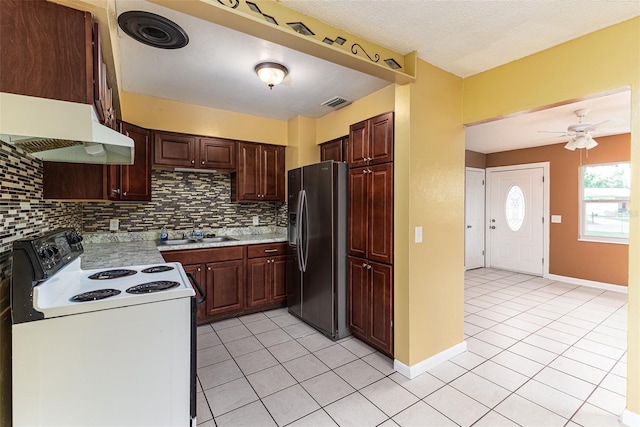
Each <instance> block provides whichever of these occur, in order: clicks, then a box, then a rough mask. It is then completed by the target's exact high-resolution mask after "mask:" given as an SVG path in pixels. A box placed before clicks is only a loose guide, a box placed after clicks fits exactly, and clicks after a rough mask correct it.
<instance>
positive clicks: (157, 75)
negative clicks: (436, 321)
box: [116, 0, 640, 153]
mask: <svg viewBox="0 0 640 427" xmlns="http://www.w3.org/2000/svg"><path fill="white" fill-rule="evenodd" d="M183 1H194V0H183ZM279 1H280V3H282V4H283V5H284V6H286V7H289V8H291V9H295V10H298V11H299V12H301V13H304V14H307V15H310V16H312V17H314V18H316V19H319V20H321V21H324V22H326V23H327V24H329V25H332V26H334V27H338V28H340V29H343V30H345V31H348V32H350V33H352V34H355V35H357V36H360V37H362V38H365V39H368V40H370V41H372V42H374V43H377V44H379V45H382V46H385V47H387V48H390V49H392V50H395V51H397V52H399V53H402V54H406V53H408V52H411V51H414V50H416V51H417V52H418V56H419V57H420V58H421V59H423V60H425V61H427V62H429V63H431V64H433V65H436V66H438V67H440V68H442V69H444V70H447V71H449V72H451V73H454V74H456V75H459V76H461V77H464V76H468V75H472V74H474V73H478V72H481V71H484V70H487V69H491V68H494V67H496V66H499V65H501V64H504V63H507V62H509V61H513V60H516V59H518V58H521V57H523V56H526V55H530V54H532V53H535V52H537V51H540V50H543V49H546V48H549V47H552V46H554V45H557V44H559V43H562V42H564V41H567V40H570V39H573V38H576V37H579V36H581V35H584V34H587V33H589V32H592V31H595V30H597V29H600V28H604V27H607V26H610V25H613V24H615V23H618V22H621V21H624V20H627V19H630V18H632V17H634V16H639V15H640V0H632V1H629V0H615V1H611V0H473V1H472V0H420V1H418V0H406V1H399V0H279ZM127 10H146V11H150V12H154V13H157V14H159V15H162V16H165V17H167V18H169V19H171V20H173V21H174V22H176V23H178V24H179V25H180V26H182V27H183V28H184V29H185V31H186V32H187V33H188V34H189V38H190V42H189V44H188V45H187V46H186V47H185V48H183V49H179V50H172V51H169V50H162V49H157V48H153V47H149V46H146V45H143V44H140V43H138V42H136V41H134V40H133V39H131V38H130V37H129V36H127V35H126V34H124V33H123V32H122V31H119V32H118V39H119V43H118V48H119V50H120V55H121V59H122V61H121V69H120V76H121V78H122V89H123V90H125V91H128V92H132V93H139V94H144V95H149V96H154V97H159V98H165V99H171V100H176V101H180V102H185V103H189V104H196V105H203V106H207V107H212V108H217V109H222V110H227V111H235V112H239V113H246V114H251V115H256V116H262V117H270V118H274V119H280V120H287V119H291V118H292V117H295V116H298V115H301V116H306V117H321V116H323V115H324V114H327V113H328V112H330V111H332V109H330V108H329V107H323V106H320V103H322V102H324V101H326V100H328V99H330V98H332V97H334V96H340V97H344V98H346V99H348V100H350V101H355V100H357V99H359V98H362V97H364V96H366V95H368V94H370V93H373V92H375V91H376V90H379V89H380V88H382V87H384V86H386V85H388V84H389V83H388V82H386V81H383V80H380V79H378V78H375V77H371V76H369V75H366V74H363V73H360V72H357V71H354V70H352V69H348V68H345V67H342V66H339V65H336V64H333V63H329V62H327V61H323V60H320V59H318V58H314V57H311V56H309V55H306V54H303V53H301V52H297V51H293V50H291V49H288V48H284V47H282V46H279V45H276V44H273V43H269V42H266V41H264V40H260V39H257V38H254V37H251V36H248V35H247V34H242V33H238V32H236V31H234V30H230V29H228V28H225V27H222V26H219V25H215V24H212V23H210V22H207V21H204V20H201V19H199V18H198V17H194V16H189V15H185V14H182V13H179V12H176V11H173V10H171V9H168V8H165V7H162V6H159V5H157V4H154V3H149V2H147V1H143V0H116V11H117V13H118V14H119V13H122V12H124V11H127ZM591 59H597V58H590V60H591ZM261 61H277V62H280V63H282V64H284V65H286V66H287V67H289V71H290V72H289V75H288V76H287V77H286V78H285V80H284V82H283V83H282V84H281V85H279V86H276V87H275V88H274V89H273V90H271V91H270V90H269V89H268V88H267V87H266V86H265V85H264V84H262V83H261V82H260V81H259V80H258V78H257V76H256V75H255V72H254V67H255V65H256V64H257V63H258V62H261ZM618 100H619V98H618ZM591 102H595V103H596V104H593V105H592V106H590V107H589V108H592V111H593V113H592V114H593V116H594V117H595V116H596V115H597V114H600V112H599V110H602V109H603V108H605V106H606V108H611V109H612V110H611V112H610V113H606V112H603V115H604V116H605V117H607V118H609V117H610V116H614V117H617V116H623V117H624V116H626V117H628V116H629V107H630V105H629V101H624V100H623V101H619V102H620V103H621V106H622V107H621V106H620V105H617V106H615V107H614V106H612V105H611V104H610V103H609V104H602V105H601V106H598V105H597V103H598V101H597V100H591ZM541 107H543V106H541ZM565 107H566V108H565V109H564V110H563V114H560V113H559V112H558V111H557V110H553V109H551V110H542V111H540V112H537V113H536V115H535V116H533V117H531V118H530V120H524V119H525V118H524V117H519V116H516V117H510V118H507V119H504V120H500V121H496V122H492V123H489V124H484V125H480V127H478V128H475V129H473V130H472V131H469V130H468V131H467V146H468V148H469V149H474V150H476V151H480V152H485V153H489V152H496V151H502V150H507V149H515V148H523V147H530V146H534V145H543V144H549V143H557V142H560V141H559V140H558V138H548V137H546V136H545V137H543V136H544V135H542V136H541V134H540V133H539V132H537V131H538V130H545V129H549V130H555V129H557V130H560V131H562V130H564V129H565V128H566V126H567V125H568V124H571V123H573V122H572V120H573V118H575V116H573V113H572V111H573V110H575V109H578V108H583V107H580V106H575V107H572V106H565ZM620 108H624V109H625V111H621V110H620ZM513 129H518V131H517V132H514V131H513Z"/></svg>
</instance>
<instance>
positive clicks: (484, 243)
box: [464, 166, 487, 271]
mask: <svg viewBox="0 0 640 427" xmlns="http://www.w3.org/2000/svg"><path fill="white" fill-rule="evenodd" d="M469 171H472V172H481V173H482V182H484V186H483V187H484V197H483V202H484V203H486V201H487V170H486V169H482V168H472V167H470V166H466V167H465V168H464V213H465V224H466V220H467V219H466V214H467V172H469ZM482 211H483V217H482V223H483V224H482V227H483V231H485V232H486V229H485V228H484V227H485V222H486V220H487V219H486V211H487V207H486V206H483V207H482ZM466 232H467V230H466V228H465V233H466ZM483 235H484V239H483V241H482V253H483V255H482V265H481V266H478V267H471V268H467V266H466V265H465V266H464V271H467V270H470V269H475V268H484V267H486V265H487V255H486V253H487V236H486V233H483ZM466 242H467V240H466V236H465V250H466V249H467V248H466V244H467V243H466ZM466 261H467V259H466V255H465V264H466Z"/></svg>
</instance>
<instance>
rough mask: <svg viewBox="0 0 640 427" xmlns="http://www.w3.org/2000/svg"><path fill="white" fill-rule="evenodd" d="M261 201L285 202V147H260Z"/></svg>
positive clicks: (259, 197)
mask: <svg viewBox="0 0 640 427" xmlns="http://www.w3.org/2000/svg"><path fill="white" fill-rule="evenodd" d="M260 181H261V183H260V190H261V191H260V194H259V196H258V199H259V200H265V201H274V202H284V147H278V146H275V145H261V146H260Z"/></svg>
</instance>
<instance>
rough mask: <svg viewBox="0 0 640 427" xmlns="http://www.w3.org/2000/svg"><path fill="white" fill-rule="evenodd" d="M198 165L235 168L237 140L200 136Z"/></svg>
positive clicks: (214, 167) (225, 168) (210, 167)
mask: <svg viewBox="0 0 640 427" xmlns="http://www.w3.org/2000/svg"><path fill="white" fill-rule="evenodd" d="M198 145H199V148H200V150H199V152H200V158H199V159H198V167H200V168H203V169H215V170H235V168H236V142H235V141H230V140H227V139H218V138H198Z"/></svg>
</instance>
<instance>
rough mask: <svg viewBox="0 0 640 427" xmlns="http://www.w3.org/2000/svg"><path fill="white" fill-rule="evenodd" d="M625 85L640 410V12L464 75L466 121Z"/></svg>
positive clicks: (632, 384)
mask: <svg viewBox="0 0 640 427" xmlns="http://www.w3.org/2000/svg"><path fill="white" fill-rule="evenodd" d="M588 58H591V59H593V60H589V59H588ZM585 61H588V64H587V62H585ZM585 64H587V66H586V67H585ZM626 86H630V87H631V90H632V95H631V97H632V102H631V116H632V122H631V165H632V167H631V169H632V182H631V208H630V217H631V218H630V238H629V287H628V288H629V310H628V313H629V318H628V328H629V330H628V354H627V362H628V372H627V409H629V410H630V411H632V412H634V413H636V414H640V263H639V262H638V260H639V259H640V215H639V213H640V17H637V18H634V19H632V20H629V21H626V22H623V23H621V24H618V25H615V26H613V27H609V28H605V29H603V30H600V31H596V32H594V33H591V34H588V35H586V36H584V37H580V38H578V39H575V40H572V41H569V42H567V43H564V44H562V45H559V46H556V47H554V48H551V49H549V50H546V51H543V52H539V53H537V54H534V55H531V56H529V57H526V58H523V59H520V60H518V61H515V62H512V63H509V64H506V65H503V66H501V67H498V68H496V69H493V70H489V71H486V72H484V73H480V74H478V75H475V76H472V77H469V78H467V79H465V85H464V122H465V123H473V122H476V121H480V120H484V119H490V118H493V117H497V116H501V115H505V114H509V113H514V112H518V111H524V110H528V109H531V108H535V107H541V106H545V105H550V104H553V103H556V102H559V101H564V100H569V99H578V98H581V97H585V96H588V95H592V94H595V93H601V92H605V91H609V90H612V89H616V88H620V87H626Z"/></svg>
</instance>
